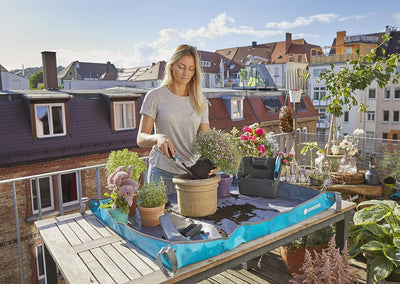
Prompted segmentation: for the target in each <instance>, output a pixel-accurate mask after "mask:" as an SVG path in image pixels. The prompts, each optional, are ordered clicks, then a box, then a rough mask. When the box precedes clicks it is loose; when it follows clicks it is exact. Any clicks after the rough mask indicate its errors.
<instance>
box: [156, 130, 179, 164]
mask: <svg viewBox="0 0 400 284" xmlns="http://www.w3.org/2000/svg"><path fill="white" fill-rule="evenodd" d="M157 147H158V149H160V151H161V152H162V153H163V154H164V155H165V156H167V157H168V158H170V159H172V157H175V149H174V145H173V144H172V142H171V140H169V138H168V136H167V135H164V134H159V135H158V136H157ZM169 153H172V157H171V155H170V154H169Z"/></svg>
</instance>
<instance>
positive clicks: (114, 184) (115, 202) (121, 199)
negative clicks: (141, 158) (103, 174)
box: [100, 165, 139, 214]
mask: <svg viewBox="0 0 400 284" xmlns="http://www.w3.org/2000/svg"><path fill="white" fill-rule="evenodd" d="M124 168H125V166H120V167H118V168H117V169H116V170H115V172H113V173H111V174H110V175H109V176H108V177H107V188H108V189H110V190H111V193H108V192H106V193H104V196H107V197H109V198H110V201H109V202H108V203H107V204H103V205H101V206H100V207H104V208H110V207H111V208H113V209H116V208H119V209H120V210H121V211H122V212H124V213H125V214H128V213H129V208H130V206H131V205H132V202H133V196H134V195H135V194H137V189H138V187H139V184H138V183H137V181H135V180H133V179H132V178H131V177H132V169H133V166H132V165H130V166H128V168H127V170H126V171H124Z"/></svg>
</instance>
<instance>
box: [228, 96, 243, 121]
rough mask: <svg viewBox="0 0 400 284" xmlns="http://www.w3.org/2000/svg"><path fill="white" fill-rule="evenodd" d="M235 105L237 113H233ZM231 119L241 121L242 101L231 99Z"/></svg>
mask: <svg viewBox="0 0 400 284" xmlns="http://www.w3.org/2000/svg"><path fill="white" fill-rule="evenodd" d="M235 104H237V108H238V111H237V112H236V111H234V105H235ZM231 119H232V120H237V119H243V99H231Z"/></svg>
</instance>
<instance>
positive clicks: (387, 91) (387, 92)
mask: <svg viewBox="0 0 400 284" xmlns="http://www.w3.org/2000/svg"><path fill="white" fill-rule="evenodd" d="M383 99H384V100H390V88H385V90H384V91H383Z"/></svg>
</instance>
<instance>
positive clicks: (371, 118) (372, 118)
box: [367, 111, 375, 121]
mask: <svg viewBox="0 0 400 284" xmlns="http://www.w3.org/2000/svg"><path fill="white" fill-rule="evenodd" d="M367 121H375V112H374V111H369V112H367Z"/></svg>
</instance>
